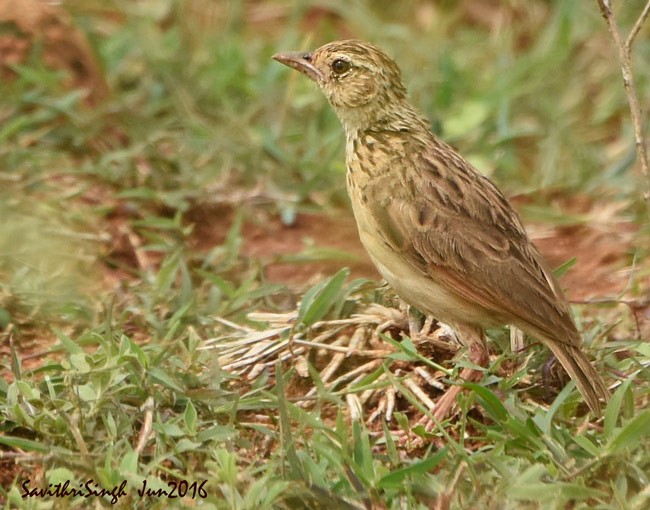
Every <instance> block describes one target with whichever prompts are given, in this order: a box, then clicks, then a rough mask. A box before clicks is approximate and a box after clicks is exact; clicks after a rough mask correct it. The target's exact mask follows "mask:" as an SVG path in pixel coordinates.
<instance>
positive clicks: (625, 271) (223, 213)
mask: <svg viewBox="0 0 650 510" xmlns="http://www.w3.org/2000/svg"><path fill="white" fill-rule="evenodd" d="M233 219H234V212H233V211H232V210H231V209H229V208H225V207H224V208H219V207H217V208H213V209H209V208H208V209H206V208H199V209H196V210H194V211H193V212H192V213H191V214H190V215H189V221H190V222H192V223H194V225H195V230H194V233H193V236H192V243H193V245H194V247H195V248H196V249H199V250H207V249H210V248H213V247H214V246H217V245H219V244H221V243H223V242H224V240H225V238H226V234H227V232H228V230H229V229H230V228H231V226H232V222H233ZM635 230H636V227H635V226H634V225H633V224H631V223H623V222H618V223H613V224H611V225H609V226H607V228H605V227H603V226H602V225H596V226H589V225H587V224H583V225H572V226H562V227H547V226H544V225H532V226H530V229H529V231H530V235H531V237H532V238H533V240H534V242H535V244H536V245H537V247H538V248H539V249H540V251H541V252H542V253H543V255H544V256H545V257H546V258H547V260H548V262H549V264H550V265H551V267H558V266H560V265H561V264H563V263H565V262H566V261H567V260H569V259H571V258H573V257H575V258H576V259H577V261H576V263H575V264H574V265H573V267H571V268H570V269H569V270H568V271H567V273H566V274H565V275H564V276H563V277H562V279H561V283H562V286H563V287H564V288H565V289H566V291H567V296H568V297H569V299H572V300H586V299H594V298H613V297H615V296H617V295H618V294H619V293H620V292H622V291H623V290H624V289H625V287H626V285H627V283H628V278H629V263H630V251H631V247H632V241H633V236H634V232H635ZM241 234H242V237H243V240H244V242H243V248H242V251H243V254H244V255H245V256H250V257H256V258H259V259H260V260H262V261H263V262H265V263H268V266H266V270H267V277H268V278H269V280H270V281H273V282H277V283H286V284H287V285H289V286H297V287H302V286H304V285H306V284H310V283H313V282H314V281H316V280H318V278H321V277H323V276H326V275H330V274H333V273H334V272H336V271H338V270H339V269H340V268H342V267H346V266H347V267H349V268H350V269H351V271H352V275H353V276H354V277H367V278H373V279H378V278H380V276H379V274H378V272H377V270H376V269H375V268H374V266H373V264H372V262H371V261H370V259H369V257H368V255H367V254H366V252H365V250H364V248H363V246H362V245H361V242H360V241H359V236H358V233H357V228H356V224H355V222H354V219H353V218H352V215H351V213H346V212H344V211H342V212H340V213H339V214H337V215H331V216H325V215H317V214H306V213H304V214H298V216H297V218H296V221H295V222H294V223H293V224H292V225H284V224H283V223H282V222H281V221H280V218H279V216H278V215H273V214H269V213H265V212H260V211H257V212H251V213H247V215H246V219H245V221H244V224H243V226H242V232H241ZM315 247H317V248H323V249H324V250H337V251H339V252H342V253H341V255H343V253H347V254H349V258H347V259H345V258H344V257H340V258H338V259H335V258H332V259H330V260H317V261H308V262H307V261H306V262H300V263H296V262H285V261H283V259H284V258H285V257H287V256H294V255H296V254H299V253H301V252H304V251H305V250H308V249H311V248H315Z"/></svg>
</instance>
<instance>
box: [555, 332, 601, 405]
mask: <svg viewBox="0 0 650 510" xmlns="http://www.w3.org/2000/svg"><path fill="white" fill-rule="evenodd" d="M547 345H548V347H549V348H550V349H551V351H553V354H555V357H556V358H557V359H558V360H559V361H560V363H561V364H562V366H563V367H564V369H565V370H566V371H567V373H568V374H569V376H570V377H571V379H573V380H574V381H575V382H576V386H577V387H578V390H579V391H580V393H581V394H582V396H583V398H584V399H585V401H586V402H587V405H588V406H589V408H590V409H591V410H592V411H593V412H594V414H596V415H598V416H600V415H601V401H605V402H607V400H608V399H609V390H608V389H607V386H606V385H605V381H603V378H602V377H601V376H600V374H599V373H598V372H597V371H596V369H595V368H594V366H593V365H592V364H591V362H590V361H589V360H588V359H587V356H585V354H584V352H582V350H581V349H580V347H577V346H572V345H568V344H565V343H559V342H557V341H549V342H547Z"/></svg>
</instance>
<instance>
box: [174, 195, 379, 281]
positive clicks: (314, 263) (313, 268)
mask: <svg viewBox="0 0 650 510" xmlns="http://www.w3.org/2000/svg"><path fill="white" fill-rule="evenodd" d="M234 217H235V213H234V211H233V210H232V209H230V208H228V207H207V208H206V207H200V208H197V209H194V210H193V211H192V212H191V213H190V214H189V215H188V216H187V218H188V221H189V222H191V223H193V224H194V232H193V234H192V237H191V243H192V246H193V248H195V249H198V250H209V249H211V248H213V247H214V246H218V245H220V244H222V243H223V242H224V240H225V239H226V236H227V234H228V231H229V230H230V228H231V227H232V225H233V221H234ZM241 236H242V238H243V246H242V255H244V256H247V257H254V258H257V259H259V260H260V261H262V262H263V264H264V267H265V272H266V277H267V279H268V280H269V281H271V282H274V283H285V284H287V285H288V286H290V287H293V288H297V289H300V288H303V287H305V286H307V285H310V284H312V283H315V282H317V281H318V280H320V279H322V278H323V277H325V276H328V275H331V274H333V273H335V272H336V271H338V270H339V269H341V268H342V267H349V268H350V270H351V272H352V275H353V276H354V277H365V278H373V279H378V278H379V273H377V270H376V269H375V267H374V266H373V265H372V263H371V262H370V259H369V258H368V256H367V255H366V252H365V250H364V248H363V246H362V245H361V242H360V241H359V236H358V234H357V227H356V224H355V223H354V219H353V218H352V217H351V216H345V215H342V214H341V215H336V216H328V215H324V214H311V213H300V214H298V215H297V216H296V219H295V221H294V222H293V223H292V224H291V225H286V224H283V223H282V221H281V220H280V217H279V215H277V214H271V213H268V212H266V211H263V210H254V211H247V212H246V213H245V219H244V222H243V225H242V230H241ZM301 254H302V255H301ZM289 259H291V260H289Z"/></svg>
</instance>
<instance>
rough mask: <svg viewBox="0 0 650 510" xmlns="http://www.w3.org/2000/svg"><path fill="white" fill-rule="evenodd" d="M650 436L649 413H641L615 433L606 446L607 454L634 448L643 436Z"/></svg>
mask: <svg viewBox="0 0 650 510" xmlns="http://www.w3.org/2000/svg"><path fill="white" fill-rule="evenodd" d="M647 435H650V411H642V412H641V413H639V414H637V415H636V416H635V417H634V418H632V419H631V420H630V421H628V422H627V423H626V424H625V425H624V426H623V427H622V428H621V429H619V430H618V432H616V433H615V434H614V436H613V438H612V440H611V441H610V442H609V444H608V445H607V453H609V454H615V453H619V452H621V451H623V450H625V449H627V448H634V447H636V446H638V445H639V441H640V440H641V438H643V437H644V436H647Z"/></svg>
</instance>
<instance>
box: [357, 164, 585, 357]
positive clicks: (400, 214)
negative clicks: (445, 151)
mask: <svg viewBox="0 0 650 510" xmlns="http://www.w3.org/2000/svg"><path fill="white" fill-rule="evenodd" d="M420 163H421V164H419V165H415V166H416V167H417V168H420V169H421V170H420V171H424V172H428V171H429V170H430V169H431V168H433V169H434V173H432V174H430V175H424V176H423V177H424V179H418V181H419V182H425V183H427V186H428V188H427V189H419V190H417V198H416V200H413V196H412V195H411V194H409V195H406V194H404V196H401V194H400V192H399V190H400V189H408V187H406V188H405V187H402V188H400V187H399V186H393V189H395V190H396V191H395V193H393V194H392V195H390V196H389V197H387V198H386V194H385V193H382V196H383V198H384V199H383V200H381V201H374V200H369V202H370V203H371V204H372V203H376V204H377V207H376V209H375V211H374V215H375V217H376V218H377V220H378V221H379V223H380V224H381V226H382V228H381V231H382V233H383V235H384V236H385V237H386V239H385V242H387V243H389V244H391V245H392V246H393V248H394V249H395V250H397V251H399V252H400V253H402V256H403V257H404V258H405V260H406V261H407V262H409V263H410V264H411V265H412V266H413V267H414V268H417V269H418V270H420V271H421V272H422V273H423V274H425V275H427V276H429V277H431V278H432V279H435V280H437V281H440V282H441V283H443V284H444V286H445V287H446V288H448V289H450V290H451V291H453V292H455V293H456V294H457V295H458V296H459V297H460V298H462V299H463V300H464V301H466V302H469V303H474V304H476V305H477V306H480V307H482V308H483V309H485V310H486V311H488V312H489V314H490V315H491V316H492V317H497V318H499V320H500V321H501V322H503V323H508V324H515V325H517V326H518V327H520V328H521V329H523V330H525V331H527V332H529V333H531V334H533V335H534V336H543V337H546V338H552V339H556V341H559V342H562V343H567V344H569V345H574V346H575V345H580V343H581V341H580V337H579V334H578V332H577V330H576V328H575V325H574V323H573V320H572V318H571V316H570V314H569V310H568V307H567V305H566V301H565V300H564V297H563V295H562V292H561V290H560V289H559V285H558V284H557V282H556V280H555V278H554V277H553V275H552V273H551V272H550V270H549V269H548V267H547V266H546V264H545V262H544V261H543V259H542V257H541V255H540V254H539V252H538V251H537V249H536V248H535V247H534V246H533V245H532V243H531V242H530V241H529V239H528V237H527V235H526V233H525V231H524V229H523V227H522V225H521V222H520V220H519V218H518V216H517V214H516V213H515V211H514V210H513V209H512V208H511V207H510V205H509V204H508V203H507V201H506V199H505V198H504V197H503V195H502V194H501V193H500V192H499V190H498V189H497V188H496V187H495V186H494V185H493V184H492V183H491V182H490V181H489V180H487V179H486V178H484V177H483V176H481V175H480V174H478V173H476V171H474V170H473V169H471V167H469V166H468V165H467V164H465V163H464V161H463V160H460V161H457V162H455V163H456V164H457V166H458V165H460V168H457V170H458V171H459V173H458V175H456V176H455V180H454V183H453V184H452V185H449V183H447V184H448V185H447V186H445V187H441V186H436V184H437V183H436V176H435V168H436V167H438V166H439V165H440V164H441V163H440V162H439V161H437V160H436V159H435V157H434V156H429V157H428V158H427V159H425V160H424V161H423V162H420ZM422 163H424V164H422ZM445 164H447V165H448V164H449V161H446V162H445ZM376 185H377V186H381V187H384V186H385V185H386V183H385V182H384V183H381V182H378V183H377V184H376ZM370 187H372V186H370ZM454 190H456V191H455V192H456V193H458V195H459V196H458V197H454V196H450V193H452V192H454ZM367 191H370V190H367ZM460 199H462V205H459V202H460ZM414 226H415V227H416V228H414Z"/></svg>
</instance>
